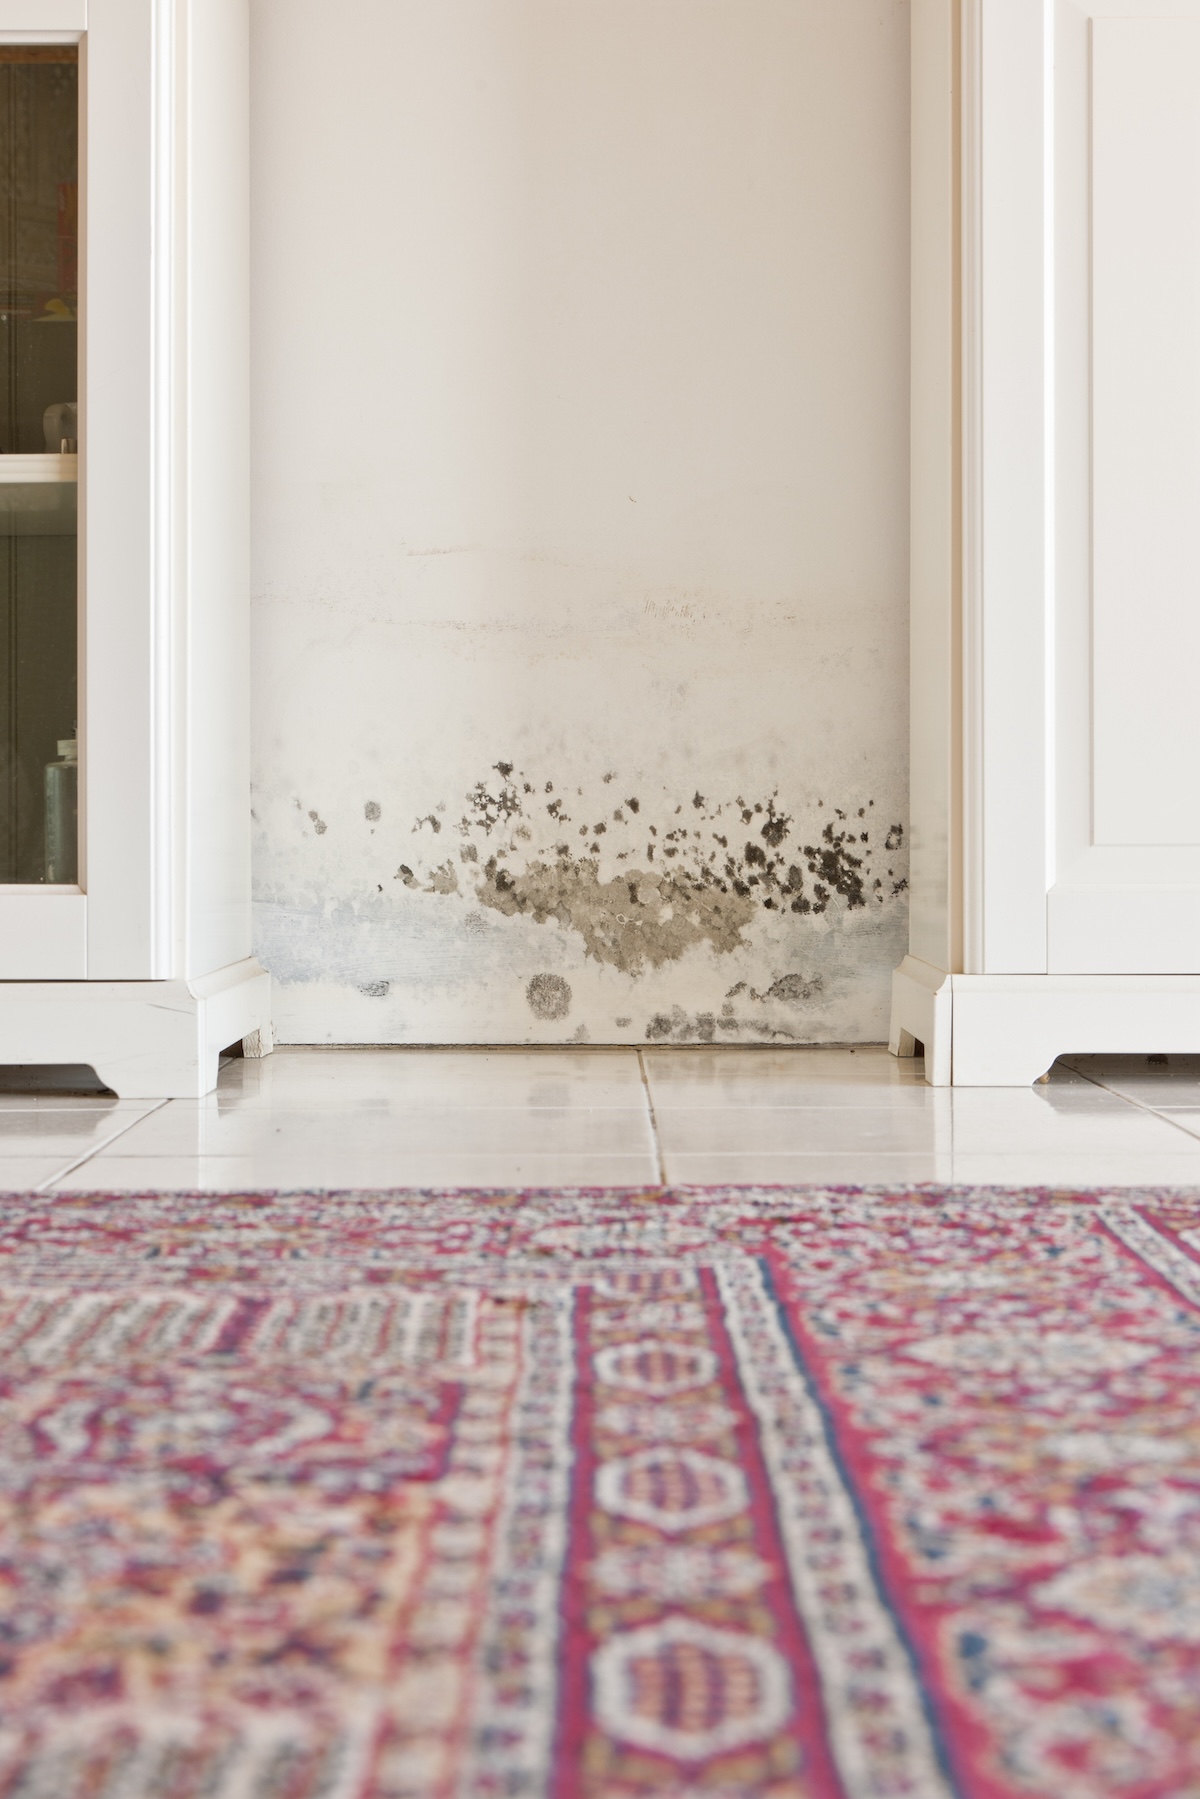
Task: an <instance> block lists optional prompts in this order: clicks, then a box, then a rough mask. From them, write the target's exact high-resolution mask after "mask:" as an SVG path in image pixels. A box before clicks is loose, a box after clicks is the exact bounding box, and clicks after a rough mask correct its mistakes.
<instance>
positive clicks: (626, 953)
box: [394, 760, 907, 1028]
mask: <svg viewBox="0 0 1200 1799" xmlns="http://www.w3.org/2000/svg"><path fill="white" fill-rule="evenodd" d="M613 778H615V776H612V775H606V776H605V782H606V784H610V783H611V780H612V779H613ZM619 791H620V790H619ZM465 801H466V803H465V809H464V810H463V811H462V813H461V815H460V817H459V821H458V825H457V832H458V836H459V839H460V842H459V846H458V861H459V869H458V872H456V870H455V868H454V865H453V862H452V861H444V862H442V863H440V864H439V865H437V866H430V865H429V864H426V865H425V868H424V872H423V873H421V872H419V871H414V868H413V867H412V866H410V865H409V864H408V863H407V862H402V863H401V864H400V866H399V869H398V870H397V873H396V875H395V877H394V878H395V879H396V880H399V881H402V882H403V884H404V885H405V886H406V887H411V888H417V889H420V890H421V891H423V892H425V893H432V894H441V895H453V894H462V895H463V896H464V897H467V898H473V899H474V900H475V902H476V903H477V904H478V905H479V906H481V907H484V908H486V909H487V910H488V911H491V912H496V913H499V914H501V915H502V916H504V917H509V918H512V917H517V916H524V917H528V918H530V919H532V920H533V921H534V922H535V923H537V924H547V923H550V922H551V921H554V922H556V923H557V924H559V925H560V926H561V927H562V928H563V929H564V930H568V931H574V932H577V933H578V935H579V936H580V937H581V938H582V939H583V943H584V946H585V950H586V953H587V955H588V956H589V957H591V958H593V959H594V960H596V961H597V962H601V963H604V964H606V965H607V966H609V967H611V968H614V969H616V970H618V971H619V972H620V973H622V974H627V975H633V976H636V975H640V974H643V973H644V972H645V971H646V970H647V969H654V968H660V967H662V966H663V965H664V964H666V963H669V962H677V961H679V959H680V958H681V957H682V956H684V955H685V954H686V953H687V952H688V951H689V950H691V949H692V948H694V947H695V946H697V945H707V946H708V947H709V948H710V949H712V950H713V951H715V952H716V953H717V954H719V955H727V954H729V953H731V952H732V951H734V950H739V949H742V948H744V947H745V946H746V943H747V935H746V933H747V931H748V929H749V927H750V926H751V924H752V923H753V921H754V919H755V917H756V916H757V915H758V914H759V913H761V912H767V913H774V914H776V916H779V915H781V914H784V913H793V914H796V915H797V916H800V917H805V918H810V919H814V920H815V919H820V918H824V917H826V916H827V915H828V916H844V915H846V914H848V913H853V912H856V911H864V912H865V911H867V910H871V911H874V910H875V909H876V908H878V907H880V906H884V905H886V904H887V903H888V902H889V901H891V900H894V899H895V898H897V897H898V896H899V894H900V893H902V892H903V891H904V888H905V886H906V885H907V882H906V880H905V879H904V877H903V871H902V870H900V869H899V867H898V864H899V862H900V860H901V855H902V851H903V847H904V832H903V829H902V827H901V826H900V825H893V826H891V828H890V830H888V831H887V832H886V833H883V832H880V831H878V830H877V829H874V828H873V820H872V816H871V815H872V813H873V810H874V801H873V800H868V801H867V803H866V804H865V805H863V806H859V807H857V808H856V809H854V811H853V813H852V812H851V809H850V808H843V807H832V808H829V809H827V808H826V807H825V803H824V801H823V800H820V799H818V800H817V801H816V803H815V806H811V805H810V807H809V808H808V817H809V819H810V820H811V824H810V827H809V828H807V829H806V828H803V827H799V826H798V825H797V822H796V820H797V817H798V816H799V815H800V812H801V808H800V807H798V806H796V805H793V806H792V808H791V809H790V810H789V809H787V808H785V807H784V806H783V805H781V804H780V799H779V793H778V791H775V792H773V793H771V794H769V795H768V796H767V797H766V798H764V799H761V800H755V799H746V798H745V797H743V796H742V795H738V796H737V797H736V799H730V798H727V799H725V800H713V799H710V798H707V797H706V796H705V795H704V794H703V793H701V792H700V791H699V789H696V790H695V791H694V793H693V794H692V797H691V798H690V800H686V801H685V800H682V799H681V800H680V801H679V802H678V803H673V802H672V799H671V798H670V797H668V796H667V795H665V794H664V795H663V796H662V797H661V800H660V801H657V802H656V801H652V800H651V799H650V798H649V797H648V796H646V795H645V794H638V793H631V794H627V795H626V797H625V798H624V800H623V802H622V803H621V804H620V805H618V806H616V807H615V808H614V807H613V806H612V803H611V797H609V798H606V800H605V801H604V802H601V803H600V804H597V803H595V802H594V801H592V802H588V801H585V800H584V796H583V791H582V789H580V788H578V787H576V788H575V789H574V790H572V789H571V788H570V786H569V785H566V786H564V785H563V784H562V783H559V784H558V785H557V787H556V783H555V782H553V781H547V780H543V779H541V778H540V777H539V778H538V779H537V780H531V779H527V778H526V776H525V774H524V772H523V771H522V770H520V769H518V768H517V767H516V765H515V763H513V762H512V761H508V760H500V761H497V762H496V763H494V764H493V766H492V771H491V775H490V776H489V777H487V778H486V779H483V780H480V781H477V782H476V783H475V785H474V786H473V787H472V788H471V789H470V791H469V792H468V793H467V794H466V796H465ZM445 811H446V803H445V801H441V802H439V803H438V805H437V806H436V808H435V809H434V810H432V811H429V812H426V813H424V814H423V815H422V816H421V817H420V818H418V819H417V820H416V821H415V823H414V824H413V826H412V831H413V832H414V833H417V834H420V833H422V832H423V831H424V830H425V828H426V826H428V827H429V828H430V829H432V831H433V832H434V834H435V835H436V834H439V833H440V831H441V829H442V822H441V819H440V818H439V816H438V815H439V814H442V813H445ZM876 838H877V839H878V840H879V841H878V844H877V843H876V841H875V839H876ZM464 883H465V885H464ZM781 981H782V983H783V985H779V983H777V988H778V990H776V989H771V990H769V991H768V993H767V994H765V995H759V994H757V993H755V994H754V995H753V996H752V997H753V998H754V999H755V1000H758V999H760V998H765V999H770V1000H772V1001H777V1002H780V1003H782V1004H790V1005H802V1004H804V1003H805V1002H806V1001H807V1000H809V999H810V998H811V997H812V992H813V991H814V990H813V989H812V988H811V987H809V986H806V984H805V980H804V977H802V976H798V975H787V976H782V977H781ZM698 1028H699V1027H698ZM714 1028H715V1027H714Z"/></svg>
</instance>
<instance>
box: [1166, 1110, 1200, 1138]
mask: <svg viewBox="0 0 1200 1799" xmlns="http://www.w3.org/2000/svg"><path fill="white" fill-rule="evenodd" d="M1157 1116H1158V1117H1159V1118H1161V1119H1162V1120H1163V1122H1164V1123H1165V1124H1172V1125H1174V1126H1175V1128H1176V1130H1180V1131H1186V1132H1187V1133H1188V1135H1189V1136H1191V1137H1200V1110H1197V1111H1195V1112H1191V1111H1187V1112H1184V1111H1176V1110H1175V1109H1174V1107H1171V1108H1168V1107H1166V1106H1160V1107H1158V1108H1157Z"/></svg>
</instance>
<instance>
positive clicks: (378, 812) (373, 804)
mask: <svg viewBox="0 0 1200 1799" xmlns="http://www.w3.org/2000/svg"><path fill="white" fill-rule="evenodd" d="M363 817H364V818H365V819H366V821H367V823H368V824H370V825H373V824H376V823H377V822H378V820H379V819H381V818H382V817H383V807H382V806H381V805H380V804H379V801H378V800H368V801H367V803H366V805H365V806H364V807H363Z"/></svg>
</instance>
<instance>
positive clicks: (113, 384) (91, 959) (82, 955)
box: [0, 0, 185, 980]
mask: <svg viewBox="0 0 1200 1799" xmlns="http://www.w3.org/2000/svg"><path fill="white" fill-rule="evenodd" d="M174 27H175V9H174V5H173V0H0V43H4V42H16V43H36V42H63V41H67V42H70V41H74V42H78V43H79V46H80V306H79V318H80V343H79V368H80V379H79V401H80V469H79V473H80V487H79V619H80V638H79V689H80V690H79V739H80V846H79V848H80V858H79V867H80V873H79V885H78V887H77V888H74V889H72V888H62V887H58V888H42V887H38V886H35V885H29V886H21V887H13V886H6V887H0V979H8V980H12V979H23V980H31V979H42V980H78V979H81V978H85V977H86V978H89V979H108V980H146V979H159V978H164V977H166V976H168V975H169V974H170V973H172V972H173V969H172V961H173V959H174V958H173V949H174V943H175V937H176V935H177V921H176V920H175V919H174V917H173V912H172V896H173V892H174V888H175V884H174V883H173V881H172V870H173V866H174V863H175V861H176V860H177V859H178V855H179V846H178V844H177V843H176V842H175V840H174V835H173V819H174V818H175V817H176V816H177V815H178V806H177V804H176V803H175V802H176V798H177V796H176V795H175V793H174V788H175V784H176V781H177V779H178V773H177V767H176V758H175V757H174V756H173V754H172V743H173V731H174V721H175V718H176V717H177V714H178V710H179V708H180V706H181V704H182V701H183V694H182V690H181V691H180V692H178V693H177V692H176V685H177V681H178V674H177V670H178V657H177V655H176V639H177V637H178V636H179V630H178V627H177V594H178V589H179V585H180V584H179V582H178V579H177V573H178V555H179V544H178V534H177V532H176V530H175V528H174V525H175V519H176V516H177V514H178V511H179V497H180V496H179V493H178V491H177V487H176V484H177V483H178V482H179V481H180V480H181V479H182V478H183V476H184V473H185V471H184V470H183V469H182V468H181V459H180V458H179V457H178V455H177V454H176V451H175V440H176V437H177V432H178V423H177V412H178V409H177V406H176V393H177V389H178V386H179V382H180V377H181V375H182V374H183V373H184V371H182V370H181V369H180V368H178V367H177V366H176V357H177V350H176V346H177V344H178V342H179V335H178V332H177V329H176V325H177V320H176V308H177V305H178V300H177V293H176V287H177V283H176V271H177V264H178V261H179V253H178V245H177V242H176V218H177V208H176V204H175V203H176V199H177V184H178V182H179V180H180V178H181V171H180V169H179V167H178V166H177V158H176V155H175V146H176V143H177V141H178V132H177V126H178V118H177V113H178V109H179V108H180V106H181V105H182V104H183V95H182V92H181V88H182V84H180V83H179V82H178V81H177V60H176V45H175V41H174Z"/></svg>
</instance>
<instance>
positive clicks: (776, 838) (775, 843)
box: [754, 800, 792, 850]
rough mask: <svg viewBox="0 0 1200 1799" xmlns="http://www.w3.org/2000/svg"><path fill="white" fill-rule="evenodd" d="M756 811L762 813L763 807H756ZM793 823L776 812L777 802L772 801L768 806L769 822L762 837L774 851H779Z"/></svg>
mask: <svg viewBox="0 0 1200 1799" xmlns="http://www.w3.org/2000/svg"><path fill="white" fill-rule="evenodd" d="M754 810H755V811H756V812H758V811H761V807H759V806H756V807H755V808H754ZM791 822H792V821H791V819H790V818H787V817H785V815H784V814H783V813H782V812H776V810H775V801H774V800H771V801H770V802H769V803H768V805H767V822H766V824H765V825H764V826H763V828H762V831H761V833H760V835H761V836H762V837H763V838H765V839H766V841H767V842H768V843H769V844H770V846H771V848H772V849H773V850H777V849H778V848H779V846H780V844H781V843H782V842H783V840H784V838H785V837H786V836H787V834H788V827H789V826H790V824H791Z"/></svg>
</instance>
